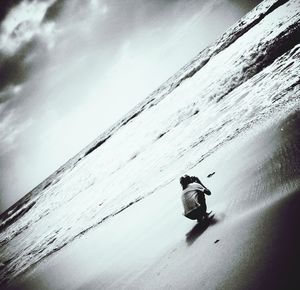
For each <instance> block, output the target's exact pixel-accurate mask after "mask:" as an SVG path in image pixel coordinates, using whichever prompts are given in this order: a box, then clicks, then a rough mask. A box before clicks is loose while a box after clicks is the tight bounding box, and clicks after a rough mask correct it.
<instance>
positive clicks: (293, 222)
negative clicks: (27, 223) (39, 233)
mask: <svg viewBox="0 0 300 290" xmlns="http://www.w3.org/2000/svg"><path fill="white" fill-rule="evenodd" d="M270 123H271V122H270ZM299 128H300V112H298V113H294V114H292V115H290V116H289V117H288V118H286V119H285V120H283V121H280V122H277V123H275V122H273V124H272V125H270V126H268V127H266V126H265V127H264V128H263V129H262V128H261V129H254V130H252V131H249V132H248V133H247V135H244V136H241V137H237V138H236V139H234V140H232V141H231V142H229V143H228V144H226V146H224V148H222V149H220V150H219V151H217V152H216V153H215V154H213V155H211V156H210V157H209V158H207V159H205V160H204V161H203V162H202V163H200V164H199V165H198V166H197V167H195V168H193V170H191V172H189V173H191V174H194V175H197V176H199V177H200V179H201V180H202V181H203V183H204V184H205V185H206V186H207V187H208V188H209V189H211V191H212V196H210V197H207V204H208V209H209V210H212V211H213V213H214V214H215V218H214V220H213V222H212V224H211V225H210V226H209V227H208V228H207V229H204V230H203V229H201V228H200V227H199V226H198V225H197V224H196V223H195V222H194V221H190V220H188V219H185V218H184V217H183V216H182V215H181V213H182V206H181V203H180V193H181V191H180V186H179V182H178V181H176V182H175V181H174V182H172V183H170V184H169V185H167V186H166V187H164V188H162V189H161V190H159V191H157V192H156V193H155V194H153V195H151V196H149V197H147V198H145V199H144V200H141V201H140V202H138V203H136V204H134V205H133V206H131V207H129V208H128V209H126V210H124V211H123V212H121V213H120V214H118V215H117V216H115V217H113V218H111V219H110V220H107V221H106V222H105V223H103V224H102V225H100V226H99V227H97V228H96V229H94V230H92V231H90V232H88V233H87V234H85V235H84V236H83V237H82V238H80V239H77V240H75V241H74V242H73V243H71V244H70V245H68V246H66V247H65V248H63V249H62V250H60V251H59V252H57V253H55V254H54V255H52V256H50V257H48V258H47V259H44V260H43V261H42V262H41V263H39V264H38V265H36V266H35V267H34V269H32V270H31V271H29V272H27V273H25V274H23V275H22V276H21V277H19V278H18V279H17V280H15V281H14V283H13V285H12V288H13V289H32V290H34V289H51V290H52V289H299V285H300V284H299V282H300V281H299V280H300V275H299V274H300V267H299V263H300V262H299V261H300V248H299V244H300V230H299V226H298V220H300V132H299ZM211 172H216V173H215V174H214V175H212V176H211V177H210V178H207V175H208V174H209V173H211Z"/></svg>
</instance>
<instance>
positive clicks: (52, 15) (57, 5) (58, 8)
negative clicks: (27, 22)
mask: <svg viewBox="0 0 300 290" xmlns="http://www.w3.org/2000/svg"><path fill="white" fill-rule="evenodd" d="M65 2H66V0H57V1H55V2H54V3H53V4H52V5H51V6H49V8H48V9H47V11H46V13H45V16H44V19H43V22H47V21H51V20H55V19H56V18H57V17H59V16H60V14H61V12H62V10H63V8H64V5H65Z"/></svg>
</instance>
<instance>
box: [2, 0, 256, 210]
mask: <svg viewBox="0 0 300 290" xmlns="http://www.w3.org/2000/svg"><path fill="white" fill-rule="evenodd" d="M258 2H260V1H255V0H253V1H243V0H68V1H66V0H39V1H38V0H31V1H30V0H21V1H20V0H17V1H12V0H1V8H0V9H1V10H0V172H1V174H0V212H2V211H3V210H5V209H6V208H8V207H9V206H10V205H12V204H13V203H14V202H16V201H17V200H18V199H19V198H21V197H22V196H23V195H24V194H26V193H27V192H28V191H30V190H31V189H32V188H33V187H35V186H36V185H37V184H38V183H40V182H41V181H42V180H43V179H45V178H46V177H47V176H48V175H50V174H51V173H52V172H53V171H54V170H55V169H57V168H58V167H59V166H60V165H62V164H63V163H64V162H66V161H67V160H68V159H69V158H70V157H72V156H73V155H75V154H76V153H77V152H78V151H79V150H81V149H82V148H83V147H84V146H86V145H87V144H88V143H89V142H91V141H92V140H93V139H95V138H96V137H97V136H98V135H99V134H100V133H101V132H103V131H104V130H105V129H106V128H107V127H109V126H110V125H112V124H113V123H114V122H116V121H117V120H118V119H120V118H121V117H122V116H123V115H124V114H125V113H127V112H128V111H129V110H130V109H131V108H132V107H133V106H134V105H136V104H137V103H138V102H140V101H141V100H142V99H144V98H145V97H146V96H147V95H148V94H149V93H151V92H152V91H153V90H154V89H156V88H157V87H158V86H159V85H160V84H161V83H162V82H163V81H165V80H166V79H168V78H169V77H170V76H171V75H172V74H173V73H175V72H176V71H177V70H178V69H179V68H180V67H181V66H183V65H184V64H185V63H186V62H187V61H189V60H190V59H191V58H192V57H193V56H195V55H196V54H197V53H198V52H199V51H200V50H201V49H203V48H205V47H206V46H207V45H208V44H209V43H211V42H212V41H214V40H215V39H216V38H217V37H218V36H220V35H221V34H222V33H223V32H224V31H225V30H226V28H228V27H229V26H231V25H232V24H233V23H234V22H236V21H237V20H238V19H239V18H240V17H242V16H243V15H244V14H246V13H247V12H248V11H249V10H250V9H252V8H253V7H254V6H255V5H256V4H257V3H258Z"/></svg>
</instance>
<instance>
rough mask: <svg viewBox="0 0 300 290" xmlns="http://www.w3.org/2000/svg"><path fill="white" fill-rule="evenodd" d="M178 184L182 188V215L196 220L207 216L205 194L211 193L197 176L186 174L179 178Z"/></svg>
mask: <svg viewBox="0 0 300 290" xmlns="http://www.w3.org/2000/svg"><path fill="white" fill-rule="evenodd" d="M180 184H181V186H182V190H183V191H182V195H181V200H182V204H183V208H184V213H183V215H184V216H185V217H187V218H189V219H192V220H195V219H197V220H198V221H199V220H201V219H202V217H204V218H207V216H208V214H207V212H206V209H207V206H206V200H205V194H207V195H211V192H210V190H209V189H207V188H206V187H205V186H204V185H203V184H202V182H201V181H200V180H199V178H198V177H196V176H189V175H187V174H186V175H184V176H182V177H181V178H180Z"/></svg>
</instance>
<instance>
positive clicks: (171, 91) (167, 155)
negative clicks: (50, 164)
mask: <svg viewBox="0 0 300 290" xmlns="http://www.w3.org/2000/svg"><path fill="white" fill-rule="evenodd" d="M299 20H300V4H299V1H297V0H289V1H279V0H265V1H263V2H262V3H261V4H260V5H258V6H257V7H256V8H255V9H253V10H252V11H251V12H249V13H248V14H247V15H245V17H243V18H242V19H241V20H240V21H238V22H237V23H236V24H234V25H233V26H232V27H231V28H230V29H229V30H227V32H225V33H224V34H223V36H221V37H220V39H219V40H218V41H216V42H215V43H214V44H212V45H210V46H209V47H207V48H206V49H204V50H202V51H201V52H200V53H199V54H198V55H197V56H196V57H195V58H193V59H192V60H191V61H190V62H189V63H188V64H187V65H186V66H184V67H183V68H182V69H181V70H180V71H178V72H177V73H176V74H175V75H174V76H173V77H171V78H170V79H169V80H167V82H165V83H164V84H162V85H161V86H160V87H159V88H158V89H157V90H156V91H154V92H153V93H152V94H150V95H149V96H148V97H147V98H146V99H145V100H144V101H143V102H141V103H140V104H138V105H137V106H136V107H135V108H133V109H132V110H131V111H130V112H129V113H128V114H127V115H125V116H124V118H122V119H120V121H118V122H117V123H116V124H114V125H113V126H112V127H110V128H108V129H107V130H106V131H104V132H103V133H102V134H100V135H99V136H98V137H97V138H96V139H95V140H94V141H93V142H92V143H90V144H89V145H87V146H86V147H85V148H83V149H82V150H81V151H80V152H79V153H78V154H76V155H75V156H74V157H73V158H71V159H70V160H69V161H68V162H66V163H65V164H63V165H62V166H61V167H60V168H58V169H57V170H56V171H55V172H53V174H51V175H50V176H49V177H48V178H46V179H45V180H44V181H43V182H41V183H40V184H38V185H37V186H36V187H35V188H34V189H33V190H31V191H30V192H29V193H28V194H26V195H25V196H24V197H23V198H21V199H20V200H19V201H18V202H16V203H15V204H14V205H12V206H11V207H10V208H8V209H7V210H6V211H5V212H3V213H2V214H1V215H0V288H1V289H3V290H4V289H5V290H24V289H25V290H27V289H28V290H58V289H67V290H79V289H81V290H89V289H90V290H95V289H101V290H102V289H130V290H131V289H176V290H177V289H188V290H190V289H201V290H211V289H222V290H223V289H225V290H226V289H228V290H232V289H233V290H234V289H242V290H244V289H251V290H252V289H276V290H277V289H299V281H298V280H299V278H298V277H299V266H298V263H299V262H298V261H299V260H300V250H299V246H298V245H299V243H300V233H299V230H298V225H297V223H298V220H299V215H300V205H299V198H300V196H299V193H300V166H299V164H300V133H299V128H300V107H299V99H300V90H299V75H298V72H299V69H300V44H299V37H298V35H299V32H300V24H299V23H300V21H299ZM116 85H117V84H116ZM45 158H50V157H49V156H47V157H45ZM183 174H189V175H195V176H197V177H199V178H200V180H201V181H202V182H203V184H204V185H205V186H206V187H207V188H209V189H210V190H211V192H212V195H211V196H208V197H207V206H208V210H209V211H212V214H213V215H214V217H213V219H211V223H210V224H209V226H208V227H206V228H205V227H201V226H199V225H197V223H196V222H195V221H191V220H188V219H186V218H185V217H184V216H183V215H182V212H183V207H182V204H181V186H180V183H179V178H180V177H181V176H182V175H183Z"/></svg>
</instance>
